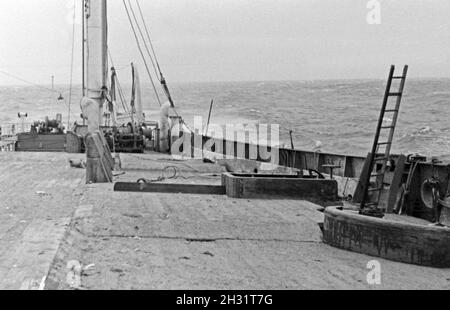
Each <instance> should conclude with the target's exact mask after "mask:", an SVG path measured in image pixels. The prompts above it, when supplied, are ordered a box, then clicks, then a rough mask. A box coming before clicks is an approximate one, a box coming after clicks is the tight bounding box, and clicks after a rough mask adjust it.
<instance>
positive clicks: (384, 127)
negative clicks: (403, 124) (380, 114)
mask: <svg viewBox="0 0 450 310" xmlns="http://www.w3.org/2000/svg"><path fill="white" fill-rule="evenodd" d="M391 128H395V126H383V127H381V129H391Z"/></svg>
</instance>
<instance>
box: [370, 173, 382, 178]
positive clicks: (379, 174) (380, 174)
mask: <svg viewBox="0 0 450 310" xmlns="http://www.w3.org/2000/svg"><path fill="white" fill-rule="evenodd" d="M382 175H383V173H372V174H371V175H370V176H371V177H381V176H382Z"/></svg>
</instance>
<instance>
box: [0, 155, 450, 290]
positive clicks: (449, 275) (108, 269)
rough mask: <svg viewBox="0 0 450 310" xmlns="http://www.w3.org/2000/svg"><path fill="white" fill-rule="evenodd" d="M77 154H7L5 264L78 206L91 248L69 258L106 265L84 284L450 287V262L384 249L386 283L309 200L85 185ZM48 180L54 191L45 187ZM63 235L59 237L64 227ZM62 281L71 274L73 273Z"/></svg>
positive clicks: (83, 243)
mask: <svg viewBox="0 0 450 310" xmlns="http://www.w3.org/2000/svg"><path fill="white" fill-rule="evenodd" d="M77 156H78V155H67V154H35V153H28V154H21V153H17V154H15V153H13V154H6V155H5V154H0V160H2V162H4V163H5V162H7V163H8V165H10V166H9V167H14V171H10V170H11V169H2V166H0V169H2V170H3V171H4V172H6V175H5V173H4V174H2V175H0V199H1V200H0V201H2V202H4V201H8V204H7V205H8V206H9V205H13V206H14V207H13V208H11V210H8V209H6V208H7V207H5V205H0V245H4V246H5V247H7V248H8V251H0V273H1V274H10V275H12V273H10V270H11V268H12V267H11V264H12V261H13V260H14V257H15V256H14V255H12V254H11V253H21V251H22V250H21V249H20V246H19V245H20V244H27V242H29V241H27V238H26V237H25V236H26V235H27V234H28V233H26V231H30V230H33V229H34V228H33V227H34V225H35V224H32V223H36V222H35V221H44V223H47V224H48V223H52V222H54V221H61V220H64V219H67V218H70V217H72V215H75V216H74V217H73V218H72V222H73V227H72V228H74V229H76V230H79V231H80V232H81V233H82V235H81V236H82V240H80V241H79V242H77V243H76V244H74V245H73V247H80V249H79V252H80V253H81V254H80V255H79V257H77V256H76V255H74V254H71V255H72V256H69V257H64V260H66V261H68V260H72V259H78V260H79V261H80V262H81V263H83V264H84V265H87V264H95V266H94V267H93V268H92V270H91V271H89V272H88V273H87V275H86V276H84V277H83V278H82V285H83V287H85V288H90V289H133V288H134V289H143V288H147V289H214V288H217V289H230V288H232V289H313V288H317V289H336V288H343V289H355V288H356V289H357V288H360V289H378V288H387V289H398V288H400V289H403V288H415V289H424V288H428V289H429V288H438V289H448V288H450V285H449V283H450V281H449V279H450V271H449V270H440V269H433V268H423V267H417V266H412V265H406V264H401V263H395V262H390V261H386V260H383V259H379V261H380V262H381V265H382V272H383V273H382V285H381V286H370V285H368V284H367V283H366V275H367V273H368V271H369V270H368V269H367V268H366V265H367V262H368V261H370V260H372V259H374V258H372V257H369V256H365V255H360V254H355V253H350V252H346V251H342V250H339V249H335V248H332V247H329V246H327V245H325V244H323V243H322V242H321V241H320V238H321V234H320V230H319V228H318V226H317V223H318V222H319V221H321V219H323V214H322V213H320V212H318V211H317V209H319V206H317V205H315V204H312V203H310V202H305V201H298V200H261V199H259V200H258V199H256V200H255V199H246V200H239V199H231V198H227V197H225V196H202V195H178V194H175V195H171V194H142V193H120V194H118V193H114V192H113V190H112V184H97V185H85V184H84V182H83V181H84V171H83V170H80V169H71V168H69V167H68V159H69V158H74V157H76V158H83V157H82V155H80V156H78V157H77ZM128 158H133V159H132V160H133V162H132V165H131V164H129V163H127V160H128ZM143 158H146V159H143ZM159 159H163V160H159ZM122 161H123V162H124V167H132V170H125V172H126V174H125V175H123V176H120V177H118V178H117V180H120V181H123V180H125V181H132V180H134V181H135V180H137V179H138V178H139V177H149V176H150V177H157V176H159V175H160V170H159V169H161V168H164V167H165V166H166V165H167V164H174V163H173V162H171V161H170V157H165V156H164V155H138V156H137V157H133V156H130V157H128V156H123V157H122ZM130 161H131V160H130ZM175 164H176V165H177V166H184V168H180V169H181V171H182V172H183V175H188V176H192V177H193V178H190V179H189V183H191V184H192V183H201V184H204V182H210V183H214V182H219V183H220V178H211V177H210V178H208V179H206V178H204V177H202V176H199V175H198V173H199V172H198V171H200V172H201V173H202V174H215V173H218V172H220V171H222V167H216V166H214V165H203V164H202V163H201V162H198V161H197V162H195V161H194V162H191V161H189V162H187V164H188V165H189V166H191V167H193V168H194V170H193V169H192V168H190V167H188V166H185V165H184V164H185V163H179V162H177V163H175ZM16 168H22V169H16ZM197 170H198V171H197ZM174 182H184V181H183V180H182V179H180V180H174ZM206 184H208V183H206ZM10 185H11V186H10ZM42 188H44V191H46V192H48V193H50V194H51V196H49V197H45V196H44V197H40V196H39V195H35V193H36V191H39V190H42ZM75 211H76V212H75ZM9 217H11V218H13V220H12V221H11V220H10V219H9ZM21 221H26V222H23V223H21ZM33 221H34V222H33ZM48 232H49V230H47V233H44V232H43V231H39V230H38V231H37V232H36V234H37V235H39V234H40V235H41V237H42V238H43V239H42V240H44V239H45V240H47V242H49V245H48V244H46V243H45V242H44V243H40V244H39V243H37V244H35V246H36V247H35V248H34V250H33V251H34V252H35V251H37V249H41V248H43V249H45V248H52V249H54V245H55V243H54V242H56V241H55V239H52V238H53V237H52V238H44V236H45V234H47V235H48ZM53 235H54V236H55V238H57V240H59V239H58V238H59V236H61V232H60V231H58V232H57V233H56V234H53ZM24 241H25V243H24ZM27 248H30V249H33V248H31V247H27ZM13 249H16V250H15V251H13ZM49 252H50V253H53V252H52V251H49ZM75 252H77V251H75ZM77 253H78V252H77ZM34 255H35V254H33V255H31V254H30V253H28V254H26V255H25V256H24V260H28V261H31V262H33V263H34V262H36V263H38V262H40V261H39V260H38V259H37V258H33V257H35V256H34ZM50 256H53V254H52V255H49V256H48V258H45V259H44V261H45V264H44V262H43V261H42V262H41V263H39V264H40V266H44V265H45V266H47V265H46V264H47V262H48V261H50V260H51V259H50ZM65 263H66V262H65V261H62V262H60V264H59V265H61V266H64V265H65ZM13 265H14V264H13ZM26 265H28V264H26V263H23V270H22V271H21V272H20V273H19V274H20V276H18V277H17V278H11V279H10V280H8V281H6V282H8V283H6V284H5V285H12V286H17V285H18V284H19V283H20V282H21V281H22V280H23V281H22V283H21V284H22V285H24V283H25V286H27V285H28V287H29V288H30V287H31V288H34V287H35V284H36V281H37V280H34V278H39V276H38V275H40V274H41V272H40V271H39V270H37V271H36V270H34V271H33V272H35V273H34V274H36V276H33V277H31V278H33V279H30V277H27V276H25V275H29V274H33V273H30V272H28V271H27V269H26V268H27V267H26ZM46 268H47V267H45V268H42V269H41V270H44V269H46ZM62 275H64V273H62ZM59 281H61V282H63V281H65V279H64V276H61V277H60V278H59ZM27 283H28V284H27Z"/></svg>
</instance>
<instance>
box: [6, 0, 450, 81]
mask: <svg viewBox="0 0 450 310" xmlns="http://www.w3.org/2000/svg"><path fill="white" fill-rule="evenodd" d="M76 2H77V13H79V12H80V6H81V3H82V0H77V1H76ZM132 2H134V0H132ZM379 2H380V4H381V24H380V25H369V24H368V23H367V14H368V13H369V9H368V8H367V3H368V0H367V1H366V0H140V3H141V5H142V7H143V9H144V14H145V16H146V18H147V21H148V23H149V26H150V30H151V34H152V36H153V39H154V43H155V47H156V48H157V52H158V55H159V58H160V62H161V63H162V67H163V70H164V71H165V72H166V75H167V78H168V80H169V81H235V80H237V81H239V80H258V81H261V80H312V79H341V78H343V79H347V78H385V77H386V75H387V71H388V66H389V65H390V64H391V63H393V64H397V65H399V66H402V65H403V64H409V65H410V67H411V71H410V76H411V77H449V76H450V66H449V65H450V18H449V12H450V1H448V0H379ZM73 3H74V2H73V0H72V1H71V0H14V1H5V0H1V1H0V70H1V71H6V72H8V73H11V74H13V75H15V76H18V77H21V78H24V79H26V80H30V81H33V82H35V83H39V84H41V83H49V81H50V76H51V75H55V77H56V83H59V84H64V83H68V81H69V72H70V70H69V69H70V55H71V45H72V38H71V33H72V25H71V23H70V21H71V19H72V17H71V16H72V15H71V14H72V13H71V10H72V7H73ZM108 6H109V34H110V36H109V46H110V50H111V52H112V55H113V58H114V61H115V63H116V64H115V65H116V67H119V68H120V67H123V66H126V65H127V64H129V63H130V62H131V61H135V62H137V63H140V56H139V53H138V51H137V49H136V44H135V41H134V38H133V36H132V33H131V30H130V26H129V24H128V20H127V18H126V14H125V11H124V9H123V4H122V1H121V0H109V2H108ZM78 15H79V14H78ZM80 28H81V25H77V35H76V58H75V75H74V80H75V82H76V83H77V84H79V83H80V75H81V74H80V72H81V68H80V67H81V60H80V54H81V52H80V50H81V47H80V46H81V43H80ZM141 71H143V68H142V69H141ZM141 75H143V73H141ZM126 78H127V77H126V76H125V77H122V78H121V79H122V80H124V79H126ZM0 84H20V82H18V81H17V80H14V79H12V78H10V77H7V76H5V75H3V74H1V73H0Z"/></svg>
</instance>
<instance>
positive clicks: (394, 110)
mask: <svg viewBox="0 0 450 310" xmlns="http://www.w3.org/2000/svg"><path fill="white" fill-rule="evenodd" d="M384 112H390V113H392V112H398V110H396V109H393V110H385V111H384Z"/></svg>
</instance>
